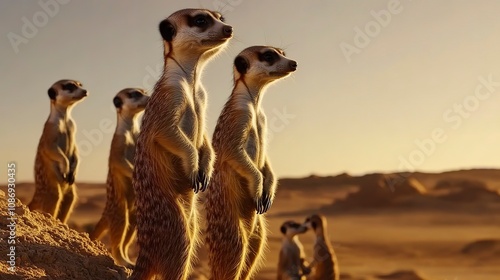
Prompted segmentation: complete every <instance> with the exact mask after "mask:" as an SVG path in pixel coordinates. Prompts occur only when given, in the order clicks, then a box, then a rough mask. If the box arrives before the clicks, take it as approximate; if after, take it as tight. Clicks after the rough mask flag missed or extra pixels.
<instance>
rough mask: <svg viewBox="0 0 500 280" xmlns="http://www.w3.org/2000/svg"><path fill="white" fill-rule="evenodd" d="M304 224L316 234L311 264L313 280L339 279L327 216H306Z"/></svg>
mask: <svg viewBox="0 0 500 280" xmlns="http://www.w3.org/2000/svg"><path fill="white" fill-rule="evenodd" d="M304 226H306V227H307V228H309V229H312V230H313V232H314V234H315V235H316V240H315V242H314V259H313V261H312V262H311V264H310V265H309V267H310V268H312V269H313V272H312V275H311V277H310V278H309V279H311V280H332V279H333V280H339V277H340V276H339V268H338V263H337V257H336V255H335V252H334V250H333V247H332V245H331V243H330V240H329V239H328V234H327V228H326V226H327V222H326V218H325V217H324V216H322V215H316V214H315V215H312V216H310V217H307V218H306V221H305V222H304Z"/></svg>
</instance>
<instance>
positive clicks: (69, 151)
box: [28, 80, 87, 223]
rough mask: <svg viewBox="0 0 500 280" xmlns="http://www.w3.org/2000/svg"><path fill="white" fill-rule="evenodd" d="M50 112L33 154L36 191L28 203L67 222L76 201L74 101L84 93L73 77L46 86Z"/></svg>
mask: <svg viewBox="0 0 500 280" xmlns="http://www.w3.org/2000/svg"><path fill="white" fill-rule="evenodd" d="M48 95H49V98H50V114H49V117H48V119H47V121H46V122H45V125H44V127H43V132H42V136H41V137H40V141H39V143H38V149H37V152H36V157H35V188H36V189H35V194H34V195H33V199H32V200H31V202H30V204H29V205H28V207H29V208H30V210H32V211H34V210H38V211H42V212H46V213H49V214H51V215H52V216H53V217H55V218H57V219H59V220H60V221H61V222H63V223H66V222H67V220H68V218H69V215H70V213H71V211H72V210H73V206H74V203H75V202H76V187H75V177H76V172H77V169H78V150H77V147H76V144H75V132H76V125H75V122H74V121H73V119H72V118H71V110H72V109H73V107H74V105H75V104H76V103H78V102H79V101H81V100H82V99H83V98H85V97H86V96H87V90H86V89H84V88H82V84H81V83H80V82H78V81H75V80H59V81H57V82H55V83H54V84H53V85H52V86H51V87H50V88H49V90H48Z"/></svg>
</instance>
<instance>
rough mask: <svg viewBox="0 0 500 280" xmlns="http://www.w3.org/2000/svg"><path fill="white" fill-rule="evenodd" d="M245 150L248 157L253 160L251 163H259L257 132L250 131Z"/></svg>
mask: <svg viewBox="0 0 500 280" xmlns="http://www.w3.org/2000/svg"><path fill="white" fill-rule="evenodd" d="M245 150H246V152H247V154H248V156H249V157H250V158H251V159H252V160H253V162H259V161H260V160H259V159H260V141H259V136H258V135H257V132H256V131H255V130H254V129H252V130H251V131H250V132H249V134H248V139H247V141H246V145H245Z"/></svg>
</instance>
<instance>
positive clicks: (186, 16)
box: [131, 9, 233, 280]
mask: <svg viewBox="0 0 500 280" xmlns="http://www.w3.org/2000/svg"><path fill="white" fill-rule="evenodd" d="M159 29H160V33H161V36H162V38H163V45H164V61H165V63H164V70H163V74H162V76H161V77H160V80H159V81H158V82H157V83H156V85H155V89H154V92H153V94H152V95H151V98H150V101H149V102H148V105H147V106H146V109H145V112H144V116H143V120H142V127H141V132H140V134H139V139H138V142H137V150H136V157H135V168H134V172H133V183H132V184H133V188H134V191H135V192H136V195H137V199H136V205H137V241H138V245H139V247H140V251H139V256H138V258H137V261H136V265H135V270H134V272H133V274H132V276H131V279H141V280H143V279H150V278H151V277H153V276H155V275H156V278H155V279H175V280H178V279H187V277H188V276H189V274H190V272H191V270H192V265H193V261H194V259H193V258H194V253H195V251H196V248H197V245H198V243H199V240H198V239H199V232H198V230H199V225H198V220H197V216H198V214H197V206H196V196H195V195H194V194H195V193H198V192H199V191H202V192H203V191H205V189H206V188H207V185H208V182H209V181H210V178H211V176H212V172H213V163H214V158H215V155H214V151H213V149H212V145H211V143H210V140H209V138H208V137H207V133H206V129H205V110H206V101H207V96H206V92H205V90H204V88H203V86H202V85H201V82H200V76H201V74H202V71H203V68H204V67H205V66H206V65H207V62H208V61H209V59H210V58H212V57H213V56H214V55H215V54H216V53H217V52H218V51H220V50H221V49H222V48H223V46H224V45H225V44H226V43H227V42H228V41H229V39H230V38H231V37H232V34H233V29H232V27H231V26H229V25H227V24H225V23H224V19H223V18H222V16H221V14H220V13H217V12H213V11H209V10H204V9H184V10H180V11H177V12H175V13H173V14H172V15H170V16H169V17H168V18H166V19H165V20H163V21H162V22H161V23H160V25H159Z"/></svg>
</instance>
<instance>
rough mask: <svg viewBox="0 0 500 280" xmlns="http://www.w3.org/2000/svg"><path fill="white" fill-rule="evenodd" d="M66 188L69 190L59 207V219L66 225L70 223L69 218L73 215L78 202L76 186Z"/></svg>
mask: <svg viewBox="0 0 500 280" xmlns="http://www.w3.org/2000/svg"><path fill="white" fill-rule="evenodd" d="M66 187H67V189H66V191H65V192H64V193H63V196H62V201H61V206H60V207H59V212H58V213H57V218H58V219H59V220H61V222H63V223H64V224H65V223H66V222H67V221H68V218H69V216H70V215H71V211H72V210H73V207H74V206H75V202H76V190H75V185H71V186H66Z"/></svg>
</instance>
